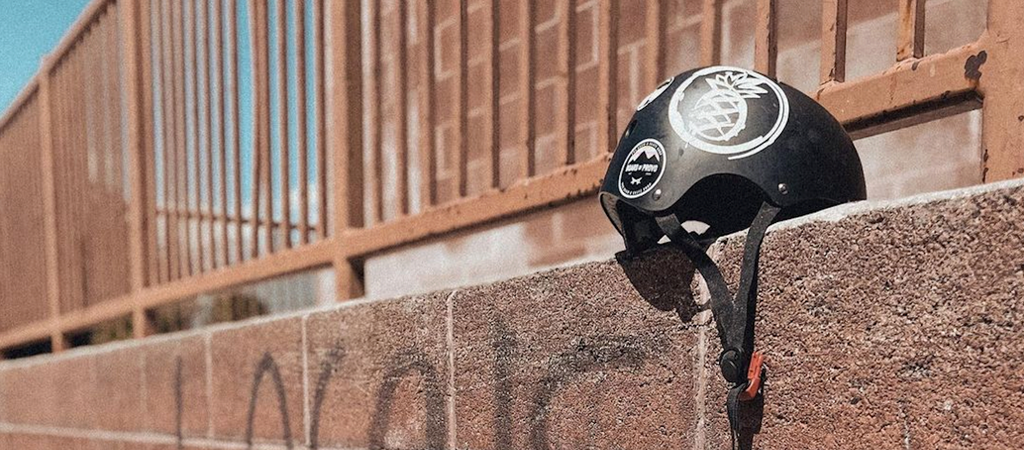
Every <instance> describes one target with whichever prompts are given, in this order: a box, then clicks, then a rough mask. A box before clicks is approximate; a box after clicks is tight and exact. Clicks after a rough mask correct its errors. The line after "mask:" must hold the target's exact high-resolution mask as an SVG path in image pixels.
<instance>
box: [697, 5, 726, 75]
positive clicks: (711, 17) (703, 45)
mask: <svg viewBox="0 0 1024 450" xmlns="http://www.w3.org/2000/svg"><path fill="white" fill-rule="evenodd" d="M701 14H702V15H703V16H704V18H703V20H702V21H701V24H700V65H702V66H713V65H716V64H720V63H721V61H722V0H704V10H703V11H702V13H701Z"/></svg>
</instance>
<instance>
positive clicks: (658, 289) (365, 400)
mask: <svg viewBox="0 0 1024 450" xmlns="http://www.w3.org/2000/svg"><path fill="white" fill-rule="evenodd" d="M1022 202H1024V182H1020V181H1016V182H1010V183H1002V184H999V185H989V186H984V187H981V188H975V189H973V190H964V191H957V192H947V193H943V194H941V195H932V196H928V197H916V198H911V199H905V200H901V201H897V202H889V203H877V202H876V203H861V204H856V205H849V206H844V207H840V208H837V209H835V210H831V211H829V212H827V213H823V214H820V215H817V216H815V217H813V218H811V219H801V220H798V221H793V222H788V223H785V224H782V225H780V226H777V227H775V228H774V229H773V231H772V232H771V233H770V234H769V235H768V237H767V239H766V241H765V244H764V252H763V260H762V261H763V262H762V264H761V268H762V269H761V274H762V278H761V301H760V305H761V306H760V309H759V322H758V325H757V327H758V337H759V343H758V346H759V347H760V348H762V349H764V350H765V351H766V352H767V354H768V358H769V364H770V367H771V378H770V381H769V384H768V385H767V388H766V397H765V401H764V403H763V407H759V406H757V405H754V406H752V407H750V408H749V409H748V410H746V411H745V414H746V420H745V423H746V426H747V428H746V429H747V430H748V431H747V432H745V436H746V437H745V439H747V440H751V439H752V441H753V442H754V443H755V444H756V445H755V446H754V447H755V448H772V449H776V448H822V449H831V448H865V449H868V448H870V449H877V448H950V449H952V448H985V449H1003V448H1005V449H1010V448H1016V447H1017V446H1018V445H1019V442H1021V440H1022V439H1024V429H1022V428H1021V426H1020V424H1021V423H1024V413H1022V412H1021V409H1020V408H1018V407H1017V406H1018V405H1020V404H1021V402H1022V401H1024V372H1022V371H1021V367H1024V357H1022V356H1021V354H1020V352H1019V349H1020V348H1022V347H1024V325H1022V319H1024V305H1022V304H1021V297H1020V296H1021V294H1022V293H1024V269H1022V268H1024V239H1022V236H1024V225H1022V223H1024V221H1022V219H1024V217H1022V212H1021V209H1020V205H1021V204H1022ZM740 248H741V240H740V239H739V238H737V237H732V238H728V239H724V240H721V241H720V242H719V243H717V244H715V247H714V248H713V249H712V254H713V255H715V258H717V259H718V261H719V262H720V264H721V265H722V266H723V268H726V270H725V273H726V276H727V278H728V279H730V280H731V281H733V282H735V279H736V273H735V272H736V270H735V267H736V266H737V265H738V260H739V253H740ZM698 285H699V283H696V282H694V281H693V273H692V269H690V266H689V265H688V264H687V262H686V261H685V259H683V258H681V257H680V256H678V255H677V254H675V253H673V252H669V251H666V252H662V253H659V254H656V255H653V256H651V257H649V258H645V259H643V260H636V261H616V260H606V261H601V262H594V263H588V264H584V265H579V266H575V267H571V268H564V269H560V270H555V271H550V272H542V273H537V274H533V275H530V276H527V277H522V278H516V279H511V280H506V281H500V282H497V283H494V284H490V285H483V286H476V287H470V288H465V289H459V290H456V291H441V292H435V293H431V294H426V295H421V296H413V297H403V298H398V299H391V300H377V301H355V302H350V303H346V304H342V305H340V306H338V307H335V308H331V309H324V310H315V311H306V312H303V313H301V314H297V315H292V316H288V317H281V318H275V319H269V320H268V319H264V320H260V321H251V322H243V323H238V324H232V325H230V326H220V327H214V328H210V329H206V330H202V331H198V332H191V333H187V334H176V335H166V336H162V337H156V338H150V339H146V340H142V341H137V342H133V343H130V344H114V345H108V346H101V347H95V348H88V349H84V350H73V351H70V352H68V353H66V354H63V355H60V356H45V357H36V358H31V359H28V360H20V361H9V362H6V363H2V364H0V448H16V449H47V450H49V449H174V448H187V449H237V448H247V447H249V445H248V443H250V442H252V443H254V444H253V445H254V446H255V448H270V449H280V448H307V447H311V448H332V449H353V448H472V449H512V448H533V449H537V448H542V449H543V448H552V449H553V448H573V449H575V448H623V449H650V448H707V449H712V448H714V449H726V448H728V446H729V441H728V434H727V425H726V419H725V417H724V411H723V407H722V402H723V394H724V391H723V386H722V383H721V381H720V380H719V377H718V375H717V370H716V369H715V368H714V359H715V355H717V352H718V349H717V337H716V336H715V332H714V327H713V325H712V324H711V323H710V321H709V316H708V313H707V312H703V306H702V305H703V303H704V302H705V301H706V295H705V294H703V293H702V291H701V290H700V289H699V288H695V287H694V286H698ZM758 427H759V433H757V434H756V435H754V434H753V433H752V432H751V431H750V430H753V429H757V428H758ZM179 445H180V446H179Z"/></svg>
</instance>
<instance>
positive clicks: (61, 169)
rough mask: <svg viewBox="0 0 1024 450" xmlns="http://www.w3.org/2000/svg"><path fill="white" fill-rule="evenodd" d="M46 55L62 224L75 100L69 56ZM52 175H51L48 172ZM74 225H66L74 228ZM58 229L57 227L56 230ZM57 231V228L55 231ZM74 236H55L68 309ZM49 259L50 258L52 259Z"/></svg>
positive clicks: (61, 293)
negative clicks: (70, 109)
mask: <svg viewBox="0 0 1024 450" xmlns="http://www.w3.org/2000/svg"><path fill="white" fill-rule="evenodd" d="M47 59H48V58H47V57H44V63H43V67H51V69H50V71H49V72H47V71H45V70H44V71H43V72H42V75H41V77H43V76H45V77H48V78H49V83H50V86H49V87H48V88H49V89H50V93H49V94H48V96H49V98H50V100H49V102H48V103H49V104H50V108H51V110H50V112H49V116H50V131H51V132H52V131H53V130H54V128H56V129H57V130H56V133H55V134H53V137H54V142H53V144H52V146H51V149H50V153H51V155H52V160H51V166H50V167H52V168H53V175H52V180H51V182H52V184H53V189H54V196H55V198H54V209H53V211H54V216H55V217H54V219H53V220H54V221H55V225H54V226H55V227H59V226H61V224H67V223H68V222H67V221H68V220H69V216H68V209H69V208H68V207H67V202H68V198H69V191H68V181H67V180H68V177H67V173H68V171H67V170H68V168H67V166H68V157H67V154H68V149H69V148H70V147H71V146H72V144H71V134H72V121H71V119H70V117H69V114H68V104H69V101H70V99H71V96H70V95H69V89H70V88H69V87H68V77H67V73H66V72H67V70H68V67H70V66H69V65H68V63H67V61H68V59H69V58H68V57H64V58H61V59H58V60H56V61H54V62H53V63H52V64H47V63H46V60H47ZM41 89H42V80H41V79H40V96H41V97H40V98H42V93H41V92H42V91H41ZM45 176H46V177H50V175H45ZM70 226H71V225H70V224H69V225H66V227H68V228H70ZM56 229H57V228H54V230H56ZM55 233H56V231H55ZM70 236H71V233H70V230H68V231H66V232H64V233H57V234H56V236H55V239H56V245H55V246H54V247H55V248H54V252H55V255H54V258H53V263H54V264H56V265H57V268H56V269H55V271H54V272H53V273H54V274H55V275H54V276H56V278H57V279H56V286H55V287H56V290H57V293H58V299H57V302H58V309H59V310H60V311H64V310H65V309H66V308H67V306H66V303H67V299H68V296H67V295H66V293H67V292H68V291H69V289H68V288H69V286H68V269H64V268H68V267H69V266H68V265H67V264H66V263H67V261H68V260H69V257H70V252H69V251H68V242H69V238H70ZM48 261H49V260H48Z"/></svg>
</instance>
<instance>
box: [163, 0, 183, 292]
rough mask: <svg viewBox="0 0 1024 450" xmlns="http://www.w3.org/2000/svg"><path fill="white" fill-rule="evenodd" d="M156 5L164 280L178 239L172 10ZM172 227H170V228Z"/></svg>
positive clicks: (174, 261)
mask: <svg viewBox="0 0 1024 450" xmlns="http://www.w3.org/2000/svg"><path fill="white" fill-rule="evenodd" d="M160 4H161V7H160V21H158V23H159V24H160V46H161V50H162V56H161V57H160V70H161V77H160V92H161V96H162V99H161V110H162V111H161V112H162V116H163V123H162V124H161V128H162V130H161V135H162V144H163V155H162V156H163V164H162V165H163V192H164V217H163V222H164V254H165V256H166V259H167V261H166V264H167V265H166V272H165V274H166V278H164V279H165V280H167V281H170V280H176V279H178V277H179V275H178V273H179V272H178V248H177V247H178V240H177V221H176V220H174V219H175V216H174V215H173V214H174V213H175V210H176V209H177V204H176V200H175V199H176V198H177V191H176V189H175V188H174V187H175V186H177V183H176V182H175V181H174V180H176V179H177V173H176V171H175V170H174V164H175V161H176V157H175V156H174V155H175V153H176V151H175V145H176V139H175V137H176V134H177V131H176V130H177V124H176V119H175V115H176V114H175V109H174V86H175V85H176V83H175V80H174V68H173V66H174V64H173V55H174V50H173V47H174V39H173V33H172V31H171V30H172V28H171V24H173V23H174V22H173V20H172V19H171V16H172V15H173V13H172V12H171V11H169V9H170V8H171V3H170V0H164V1H162V2H161V3H160ZM172 230H173V231H172Z"/></svg>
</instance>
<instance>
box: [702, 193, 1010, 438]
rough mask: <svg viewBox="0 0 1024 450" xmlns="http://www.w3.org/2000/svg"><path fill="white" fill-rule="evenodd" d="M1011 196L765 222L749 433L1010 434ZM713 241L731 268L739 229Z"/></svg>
mask: <svg viewBox="0 0 1024 450" xmlns="http://www.w3.org/2000/svg"><path fill="white" fill-rule="evenodd" d="M1022 208H1024V191H1022V189H1021V188H1011V189H1007V190H1002V191H997V192H990V193H987V194H982V195H975V196H970V197H966V198H962V199H958V200H947V201H936V202H929V203H920V204H913V205H907V206H903V207H899V208H893V209H886V210H878V211H866V212H863V213H861V214H857V215H854V216H850V217H847V218H845V219H843V220H840V221H837V222H834V223H828V222H809V223H805V224H802V225H800V226H796V227H785V228H783V229H780V230H777V231H775V232H773V233H771V234H770V235H769V237H768V238H767V239H766V241H765V244H764V253H763V259H762V263H761V279H760V287H761V302H760V306H759V309H758V313H759V314H758V315H759V320H758V322H757V334H758V345H759V346H760V347H761V348H763V349H764V350H765V351H767V352H768V354H769V355H770V358H771V383H770V385H769V388H768V394H767V396H766V402H765V406H764V411H763V423H762V424H761V430H762V432H761V434H760V435H759V436H757V438H756V442H757V443H758V447H759V448H797V447H805V448H807V447H808V446H810V447H813V448H865V449H868V448H870V449H877V448H949V449H953V448H986V449H996V448H1007V449H1009V448H1019V445H1020V442H1024V412H1022V410H1021V408H1020V407H1019V405H1021V404H1022V402H1024V355H1022V352H1021V350H1022V349H1024V323H1022V321H1024V300H1022V298H1021V295H1022V294H1024V221H1022V219H1024V209H1022ZM719 245H721V246H722V252H723V255H722V257H720V265H722V266H723V268H726V267H727V268H730V269H732V270H726V272H727V273H728V274H729V276H730V279H732V280H736V279H737V270H736V269H735V268H736V267H737V264H738V261H739V259H740V257H741V254H742V237H739V236H738V237H733V238H731V239H728V240H727V241H725V242H720V243H719ZM709 333H710V334H711V335H712V336H714V329H709ZM710 342H712V343H714V344H717V337H713V338H712V339H710ZM710 349H711V350H710V352H711V354H717V352H718V351H719V350H718V346H717V345H712V346H711V347H710ZM712 379H713V380H714V381H715V383H713V384H712V385H713V386H715V388H713V390H712V391H711V393H710V394H709V396H708V398H709V405H708V408H709V411H710V412H712V413H713V414H714V417H713V419H711V421H710V422H709V428H708V435H709V438H710V440H711V442H714V443H716V445H714V447H715V448H729V441H728V435H727V434H725V431H727V427H726V425H725V424H726V420H725V416H724V408H722V407H721V406H720V404H721V401H720V399H719V396H718V395H715V393H716V392H722V389H724V388H723V387H722V386H721V384H720V383H718V379H717V378H715V377H712ZM811 444H813V445H811Z"/></svg>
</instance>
